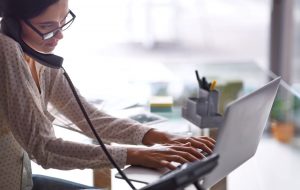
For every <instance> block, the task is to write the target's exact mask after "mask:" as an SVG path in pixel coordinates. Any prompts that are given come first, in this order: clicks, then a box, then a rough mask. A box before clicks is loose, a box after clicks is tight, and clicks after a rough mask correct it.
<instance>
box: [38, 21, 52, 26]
mask: <svg viewBox="0 0 300 190" xmlns="http://www.w3.org/2000/svg"><path fill="white" fill-rule="evenodd" d="M55 23H57V22H55V21H45V22H36V24H39V25H51V24H55Z"/></svg>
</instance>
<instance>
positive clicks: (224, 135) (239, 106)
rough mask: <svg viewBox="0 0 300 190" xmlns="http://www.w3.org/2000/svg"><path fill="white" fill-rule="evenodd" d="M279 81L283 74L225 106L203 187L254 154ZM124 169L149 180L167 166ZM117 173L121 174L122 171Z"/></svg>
mask: <svg viewBox="0 0 300 190" xmlns="http://www.w3.org/2000/svg"><path fill="white" fill-rule="evenodd" d="M279 84H280V77H278V78H276V79H274V80H272V81H271V82H269V83H267V84H266V85H264V86H263V87H261V88H259V89H258V90H256V91H254V92H252V93H250V94H248V95H246V96H243V97H241V98H239V99H237V100H235V101H233V102H232V103H230V104H229V105H228V106H227V107H226V111H225V114H224V123H223V126H221V128H220V129H219V132H218V136H217V140H216V145H215V148H214V151H213V153H215V154H218V155H219V156H220V157H219V160H218V165H217V166H216V167H215V169H214V170H213V171H212V172H211V173H209V174H208V175H206V176H205V177H204V180H203V184H202V187H203V188H210V187H212V186H213V185H214V184H216V183H217V182H219V181H220V180H221V179H223V178H224V177H226V176H227V175H228V174H229V173H230V172H232V171H233V170H235V169H236V168H238V167H239V166H240V165H242V164H243V163H245V162H246V161H247V160H249V159H250V158H251V157H252V156H253V155H254V154H255V152H256V150H257V147H258V144H259V141H260V139H261V137H262V134H263V131H264V129H265V126H266V124H267V121H268V118H269V114H270V111H271V108H272V105H273V102H274V99H275V97H276V94H277V91H278V88H279ZM123 171H124V173H125V174H126V175H127V177H128V178H129V179H130V180H132V181H136V182H141V183H145V184H149V183H153V182H155V181H157V180H159V179H160V177H161V176H162V175H163V174H164V173H165V172H166V169H161V170H153V169H148V168H144V167H139V166H130V167H128V168H126V169H124V170H123ZM116 177H117V178H120V175H118V174H117V175H116Z"/></svg>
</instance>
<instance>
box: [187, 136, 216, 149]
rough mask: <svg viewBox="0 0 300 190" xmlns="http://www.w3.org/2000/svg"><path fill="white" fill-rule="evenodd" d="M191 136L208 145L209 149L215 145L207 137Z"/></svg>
mask: <svg viewBox="0 0 300 190" xmlns="http://www.w3.org/2000/svg"><path fill="white" fill-rule="evenodd" d="M191 138H192V139H194V140H195V141H199V142H202V143H204V144H206V146H208V147H209V148H210V149H214V147H215V144H214V143H212V142H211V141H209V140H208V139H205V138H197V137H191Z"/></svg>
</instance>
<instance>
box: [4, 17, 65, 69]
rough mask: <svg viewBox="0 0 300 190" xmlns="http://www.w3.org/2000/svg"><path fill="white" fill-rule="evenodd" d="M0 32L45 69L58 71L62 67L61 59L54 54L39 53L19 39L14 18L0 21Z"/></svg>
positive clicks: (19, 31)
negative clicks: (11, 39) (17, 44)
mask: <svg viewBox="0 0 300 190" xmlns="http://www.w3.org/2000/svg"><path fill="white" fill-rule="evenodd" d="M1 31H2V32H3V33H4V34H5V35H7V36H9V37H11V38H13V39H14V40H15V41H17V42H18V43H19V44H20V45H21V47H22V49H23V51H24V52H25V53H27V54H28V55H30V56H32V58H34V59H35V60H37V61H38V62H39V63H41V64H43V65H45V66H47V67H51V68H55V69H59V68H61V67H62V63H63V60H64V59H63V58H62V57H60V56H57V55H54V54H43V53H40V52H38V51H36V50H34V49H32V48H31V47H30V46H28V45H27V44H26V43H25V42H24V41H23V40H22V38H21V26H20V24H19V22H18V21H17V20H16V19H14V18H10V17H4V18H3V19H2V20H1Z"/></svg>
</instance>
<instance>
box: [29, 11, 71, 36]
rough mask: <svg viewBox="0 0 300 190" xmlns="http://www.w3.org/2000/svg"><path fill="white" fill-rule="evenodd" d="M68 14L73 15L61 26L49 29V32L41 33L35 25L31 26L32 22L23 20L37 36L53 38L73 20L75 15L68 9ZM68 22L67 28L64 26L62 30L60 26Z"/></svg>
mask: <svg viewBox="0 0 300 190" xmlns="http://www.w3.org/2000/svg"><path fill="white" fill-rule="evenodd" d="M68 14H71V16H72V17H73V18H72V19H71V20H70V21H68V22H67V23H65V24H63V25H62V26H60V27H58V28H56V29H54V30H52V31H50V32H46V33H42V32H40V31H39V30H38V29H37V28H36V27H35V26H33V24H31V22H29V21H28V20H24V22H25V24H27V25H28V26H29V27H30V28H31V29H32V30H33V31H35V32H36V33H37V34H38V35H39V36H41V37H42V39H43V40H48V39H50V38H53V37H54V36H55V35H56V34H57V32H58V31H65V30H66V29H68V28H69V27H70V26H71V25H72V23H73V22H74V20H75V18H76V15H75V14H74V13H73V12H72V11H71V10H69V12H68ZM68 14H67V15H66V17H65V18H64V19H66V18H67V16H68ZM68 24H70V25H69V26H68V27H67V28H65V29H64V30H62V28H63V27H64V26H66V25H68ZM51 33H53V35H51V36H50V37H47V36H48V35H49V34H51Z"/></svg>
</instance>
